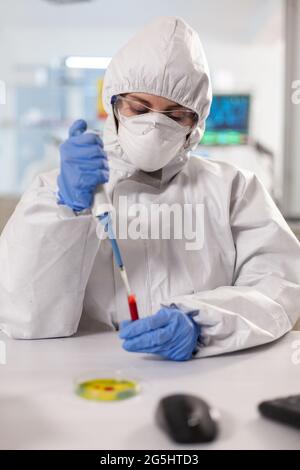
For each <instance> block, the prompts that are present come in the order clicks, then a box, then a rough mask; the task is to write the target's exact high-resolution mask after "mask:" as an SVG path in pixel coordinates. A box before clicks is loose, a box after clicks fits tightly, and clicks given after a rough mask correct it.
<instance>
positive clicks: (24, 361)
mask: <svg viewBox="0 0 300 470" xmlns="http://www.w3.org/2000/svg"><path fill="white" fill-rule="evenodd" d="M0 339H2V340H4V341H5V343H6V349H7V364H6V365H0V417H1V418H0V420H1V425H0V448H1V449H106V450H112V449H122V450H123V449H146V450H147V449H189V446H177V445H176V444H174V443H173V442H172V441H170V440H169V438H168V437H167V435H165V434H164V433H163V432H162V431H161V430H159V429H158V428H157V426H156V424H155V421H154V411H155V409H156V406H157V404H158V401H159V399H160V398H161V397H163V396H165V395H168V394H171V393H177V392H188V393H194V394H196V395H199V396H201V397H203V398H204V399H206V400H207V401H209V402H210V403H211V404H213V405H214V406H215V407H217V408H218V409H219V411H220V414H221V432H220V436H219V438H218V440H217V441H215V442H214V443H212V444H209V445H207V444H206V445H199V446H197V448H199V449H205V448H209V449H215V448H216V449H277V448H280V449H300V431H297V430H294V429H292V428H289V427H287V426H284V425H281V424H277V423H273V422H271V421H269V420H266V419H263V418H261V417H260V415H259V413H258V411H257V404H258V403H259V402H260V401H261V400H263V399H268V398H273V397H277V396H285V395H289V394H300V364H299V365H296V364H294V363H293V362H292V354H293V352H294V349H293V347H292V345H293V342H295V341H299V340H300V332H292V333H290V334H288V335H286V336H285V337H284V338H283V339H281V340H279V341H277V342H276V343H274V344H272V345H267V346H263V347H260V348H256V349H252V350H248V351H244V352H240V353H234V354H229V355H226V356H219V357H214V358H205V359H196V360H192V361H189V362H183V363H176V362H169V361H165V360H161V359H159V358H156V357H154V356H147V355H146V356H145V355H142V354H132V353H128V352H126V351H124V350H123V349H122V348H121V343H120V340H119V338H118V336H117V334H116V333H98V334H92V335H81V336H80V335H78V336H75V337H72V338H62V339H50V340H38V341H37V340H35V341H26V340H25V341H24V340H23V341H22V340H21V341H20V340H11V339H8V338H7V337H6V336H5V335H3V334H1V333H0ZM299 345H300V342H299ZM299 345H298V347H299ZM120 369H121V370H122V371H123V373H124V371H125V375H126V374H127V376H128V377H129V376H134V377H136V378H139V379H140V380H141V382H142V386H143V390H142V392H141V394H140V395H139V396H136V397H134V398H130V399H128V400H124V401H122V402H112V403H104V402H91V401H86V400H84V399H82V398H80V397H78V396H76V395H75V394H74V391H73V389H74V381H76V378H78V377H81V376H85V374H86V373H88V372H93V371H94V372H95V373H98V375H99V373H100V374H102V375H107V372H112V373H114V371H116V370H120ZM192 448H196V447H195V446H192V447H190V449H192Z"/></svg>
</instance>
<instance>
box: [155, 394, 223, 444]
mask: <svg viewBox="0 0 300 470" xmlns="http://www.w3.org/2000/svg"><path fill="white" fill-rule="evenodd" d="M214 414H215V413H214V412H213V410H212V409H211V408H210V406H209V405H208V404H207V403H206V402H205V401H204V400H202V399H201V398H198V397H196V396H193V395H185V394H181V395H169V396H167V397H164V398H162V399H161V400H160V402H159V404H158V407H157V410H156V416H155V417H156V421H157V424H158V426H159V427H160V428H161V429H162V430H164V431H165V432H166V433H167V434H169V436H170V437H171V438H172V439H173V440H174V441H175V442H177V443H179V444H196V443H201V442H210V441H213V440H214V439H215V438H216V436H217V433H218V422H217V419H216V417H215V416H214Z"/></svg>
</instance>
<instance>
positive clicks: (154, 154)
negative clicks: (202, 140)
mask: <svg viewBox="0 0 300 470" xmlns="http://www.w3.org/2000/svg"><path fill="white" fill-rule="evenodd" d="M190 132H191V129H190V128H189V127H183V126H181V125H179V124H178V123H177V122H175V121H173V120H172V119H171V118H169V117H167V116H165V115H163V114H161V113H155V112H150V113H147V114H142V115H140V116H131V117H125V116H120V117H119V130H118V137H119V143H120V145H121V147H122V149H123V151H124V153H125V154H126V156H127V157H128V160H129V161H130V162H131V163H132V164H133V165H134V166H135V167H136V168H139V169H141V170H143V171H147V172H151V171H156V170H159V169H161V168H163V167H164V166H166V165H167V164H168V163H169V162H170V161H171V160H172V159H173V158H174V157H175V156H176V155H177V154H178V153H179V151H180V150H182V149H183V148H184V146H185V145H186V136H187V135H188V134H189V133H190Z"/></svg>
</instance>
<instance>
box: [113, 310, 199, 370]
mask: <svg viewBox="0 0 300 470" xmlns="http://www.w3.org/2000/svg"><path fill="white" fill-rule="evenodd" d="M119 336H120V338H121V339H124V340H125V341H124V343H123V348H124V349H126V351H131V352H142V353H150V354H159V355H160V356H162V357H164V358H166V359H171V360H173V361H187V360H188V359H190V358H191V357H192V355H193V352H194V350H195V348H196V345H197V341H198V338H199V336H200V326H199V325H198V324H197V323H196V322H194V320H193V319H192V317H191V316H189V314H186V313H183V312H182V311H181V310H179V309H177V308H162V309H160V310H159V311H158V312H157V313H156V314H155V315H151V316H150V317H147V318H142V319H140V320H136V321H128V320H125V321H124V322H121V324H120V334H119Z"/></svg>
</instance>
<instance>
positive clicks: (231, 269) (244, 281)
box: [0, 17, 300, 357]
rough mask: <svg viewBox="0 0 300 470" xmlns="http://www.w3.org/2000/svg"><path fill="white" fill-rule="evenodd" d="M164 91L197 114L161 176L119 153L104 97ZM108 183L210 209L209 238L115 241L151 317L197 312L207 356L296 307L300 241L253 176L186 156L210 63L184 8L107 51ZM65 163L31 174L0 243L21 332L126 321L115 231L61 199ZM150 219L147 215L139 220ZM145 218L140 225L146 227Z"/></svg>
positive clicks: (1, 319)
mask: <svg viewBox="0 0 300 470" xmlns="http://www.w3.org/2000/svg"><path fill="white" fill-rule="evenodd" d="M130 92H145V93H151V94H155V95H160V96H163V97H165V98H168V99H170V100H172V101H175V102H177V103H179V104H180V105H183V106H186V107H188V108H191V109H193V110H194V111H196V112H197V113H198V115H199V117H200V119H199V126H198V130H197V132H194V133H193V134H192V135H191V137H190V140H189V141H188V148H187V149H185V151H184V152H181V154H180V155H176V156H174V159H173V160H172V161H171V162H170V163H168V165H167V166H166V167H165V168H163V170H162V171H158V172H156V173H155V174H154V175H152V174H149V173H145V172H142V171H138V170H137V169H136V168H134V167H133V166H132V165H131V164H130V163H129V161H128V159H127V157H126V155H124V153H123V152H122V150H121V148H120V146H119V144H118V137H117V129H116V124H115V121H114V119H113V116H112V109H111V105H110V100H111V97H112V96H113V95H117V94H119V93H130ZM104 102H105V106H106V109H107V111H108V113H109V118H108V120H107V123H106V127H105V131H104V143H105V149H106V151H107V153H108V158H109V163H110V168H111V172H110V181H109V183H108V191H109V193H110V195H111V198H112V201H113V204H114V207H115V208H116V211H117V213H118V215H119V217H124V218H125V219H127V220H129V218H130V215H128V214H127V213H121V211H122V208H121V207H120V208H119V207H118V205H119V197H120V196H127V203H128V205H129V206H130V205H131V204H135V203H142V204H144V205H146V206H150V204H153V203H154V204H167V205H172V204H174V203H177V204H178V203H179V204H180V205H182V206H183V205H184V204H190V205H192V208H193V210H192V215H195V214H194V212H195V210H196V209H195V208H196V205H197V204H200V205H202V207H203V221H202V230H203V233H202V235H203V244H202V246H201V247H200V248H198V249H197V250H190V249H187V246H186V240H185V239H174V237H173V238H171V239H151V238H148V239H141V238H139V239H136V240H132V239H127V240H126V239H121V240H119V243H120V249H121V251H122V254H123V258H124V262H125V265H126V268H127V271H128V276H129V279H130V281H131V286H132V290H133V292H134V293H135V294H136V297H137V301H138V306H139V313H140V316H141V317H145V316H148V315H151V314H153V313H155V312H156V311H157V310H158V309H159V308H160V307H161V306H162V305H163V306H168V305H171V304H176V305H177V306H178V307H179V308H180V309H182V310H183V311H191V310H197V311H198V312H199V313H198V315H197V316H196V317H194V320H196V321H198V322H199V323H200V324H201V325H202V339H203V343H204V345H203V347H201V348H200V349H199V352H198V353H197V356H198V357H199V356H209V355H214V354H221V353H225V352H229V351H234V350H239V349H243V348H248V347H251V346H255V345H260V344H263V343H268V342H270V341H272V340H275V339H277V338H279V337H280V336H282V335H284V334H285V333H286V332H288V331H289V330H290V329H291V328H292V327H293V325H294V324H295V323H296V321H297V319H298V318H299V316H300V245H299V242H298V241H297V240H296V238H295V236H294V235H293V234H292V233H291V231H290V229H289V227H288V226H287V224H286V222H285V221H284V219H283V217H282V216H281V214H280V213H279V211H278V210H277V208H276V207H275V205H274V203H273V201H272V199H271V197H270V196H269V195H268V194H267V192H266V191H265V190H264V188H263V187H262V185H261V184H260V182H259V181H258V179H257V178H256V177H255V176H254V175H253V174H250V173H246V172H243V171H240V170H238V169H236V168H234V167H232V166H230V165H228V164H224V163H219V162H212V161H208V160H205V159H201V158H198V157H195V156H192V155H191V152H190V150H191V149H193V148H194V147H195V143H196V142H197V140H198V138H199V133H201V132H203V130H204V125H205V124H204V123H205V119H206V117H207V114H208V112H209V108H210V103H211V89H210V80H209V73H208V68H207V63H206V59H205V55H204V53H203V50H202V47H201V44H200V41H199V38H198V35H197V33H196V32H195V31H194V30H193V29H192V28H190V27H189V26H188V25H187V24H186V23H185V22H184V21H183V20H181V19H180V18H172V17H164V18H158V19H157V20H155V21H154V22H152V23H151V24H150V25H148V26H147V27H146V28H145V29H144V30H143V31H142V32H141V33H140V34H138V35H137V36H136V37H135V38H133V39H132V40H131V41H130V42H129V43H128V44H127V45H126V46H125V47H124V48H123V49H121V50H120V51H119V53H117V54H116V56H115V57H114V59H113V60H112V62H111V64H110V66H109V68H108V70H107V73H106V78H105V83H104ZM57 174H58V171H56V170H55V171H52V172H49V173H46V174H42V175H40V176H39V177H37V178H36V179H35V181H34V183H33V184H32V186H31V187H30V188H29V190H28V191H27V192H26V193H25V194H24V195H23V197H22V199H21V201H20V203H19V204H18V206H17V208H16V210H15V212H14V213H13V215H12V217H11V219H10V220H9V222H8V224H7V226H6V228H5V229H4V232H3V233H2V236H1V242H0V266H1V270H0V327H1V329H2V330H3V331H5V332H6V333H7V334H8V335H9V336H11V337H14V338H49V337H59V336H69V335H73V334H74V333H75V332H76V331H77V329H78V325H79V323H80V321H81V325H82V328H89V329H92V330H94V331H97V330H100V329H103V328H105V329H111V330H114V329H115V328H116V327H117V324H118V323H119V322H120V321H121V320H124V319H128V318H129V314H128V306H127V302H126V293H125V289H124V287H123V284H122V281H121V279H120V276H119V272H118V270H117V269H116V268H115V266H114V262H113V257H112V251H111V246H110V243H109V240H108V239H103V240H102V241H101V242H100V241H99V239H98V238H97V236H96V225H97V223H96V221H95V220H94V219H93V217H92V216H91V215H90V213H87V214H80V215H75V214H74V213H73V212H72V210H71V209H69V208H67V207H64V206H59V205H58V204H57V202H56V200H57V198H56V194H57V183H56V178H57ZM143 223H146V222H145V221H143V220H141V224H143ZM147 228H148V227H143V231H144V232H145V231H146V229H147Z"/></svg>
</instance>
